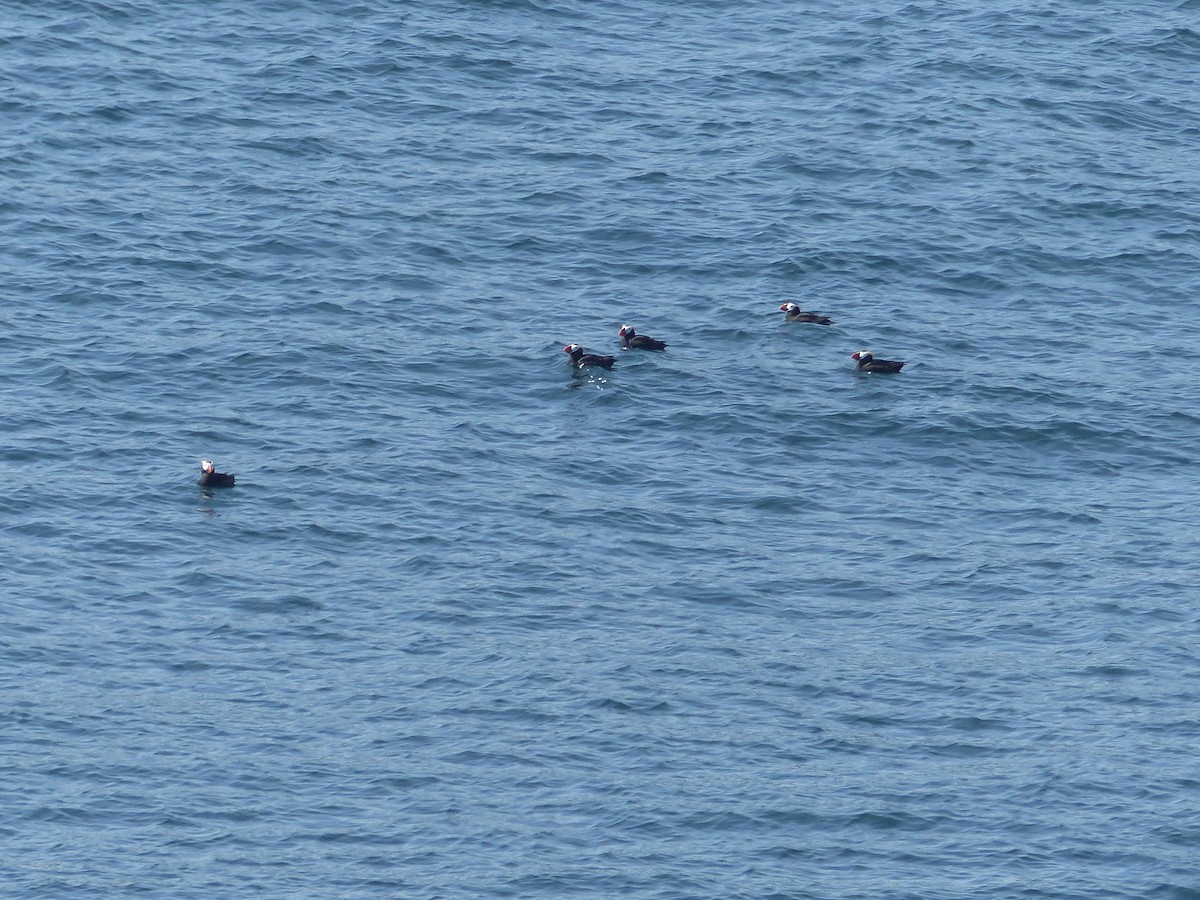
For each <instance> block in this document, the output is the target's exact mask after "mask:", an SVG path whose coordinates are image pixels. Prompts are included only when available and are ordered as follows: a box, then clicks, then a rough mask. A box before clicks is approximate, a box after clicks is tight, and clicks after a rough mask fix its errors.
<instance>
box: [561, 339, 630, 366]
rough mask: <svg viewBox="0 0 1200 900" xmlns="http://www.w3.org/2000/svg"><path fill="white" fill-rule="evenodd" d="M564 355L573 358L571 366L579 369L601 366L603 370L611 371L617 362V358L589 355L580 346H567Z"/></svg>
mask: <svg viewBox="0 0 1200 900" xmlns="http://www.w3.org/2000/svg"><path fill="white" fill-rule="evenodd" d="M563 353H566V354H568V355H569V356H570V357H571V365H573V366H574V367H575V368H577V369H583V368H585V367H587V366H599V367H600V368H602V369H611V368H612V367H613V363H615V362H616V361H617V358H616V357H615V356H601V355H600V354H599V353H587V352H585V351H584V349H583V348H582V347H580V346H579V345H578V344H567V346H565V347H563Z"/></svg>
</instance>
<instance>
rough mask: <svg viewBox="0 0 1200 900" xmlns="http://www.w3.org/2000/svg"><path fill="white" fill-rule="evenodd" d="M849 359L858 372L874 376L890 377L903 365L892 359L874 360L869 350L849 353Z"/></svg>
mask: <svg viewBox="0 0 1200 900" xmlns="http://www.w3.org/2000/svg"><path fill="white" fill-rule="evenodd" d="M850 358H851V359H852V360H854V361H855V362H857V363H858V371H860V372H871V373H874V374H876V375H892V374H895V373H896V372H899V371H900V370H901V369H903V368H904V363H903V362H902V361H900V360H894V359H876V358H875V354H874V353H872V352H871V351H870V350H859V351H858V352H857V353H851V354H850Z"/></svg>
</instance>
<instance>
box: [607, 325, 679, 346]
mask: <svg viewBox="0 0 1200 900" xmlns="http://www.w3.org/2000/svg"><path fill="white" fill-rule="evenodd" d="M617 334H618V335H620V336H621V349H622V350H666V349H667V342H666V341H660V340H657V339H655V338H652V337H646V335H644V334H638V333H637V332H636V331H634V330H633V326H632V325H622V326H621V330H620V331H618V332H617Z"/></svg>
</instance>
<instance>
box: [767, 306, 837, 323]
mask: <svg viewBox="0 0 1200 900" xmlns="http://www.w3.org/2000/svg"><path fill="white" fill-rule="evenodd" d="M779 311H780V312H785V313H787V315H786V316H784V318H785V319H786V320H787V321H789V322H800V323H801V324H807V325H832V324H833V319H831V318H829V316H823V315H821V314H820V313H815V312H805V311H804V310H802V309H801V308H800V307H799V306H797V305H796V304H795V303H785V304H783V306H781V307H779Z"/></svg>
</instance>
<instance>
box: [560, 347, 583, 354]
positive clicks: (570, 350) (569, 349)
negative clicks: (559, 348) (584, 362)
mask: <svg viewBox="0 0 1200 900" xmlns="http://www.w3.org/2000/svg"><path fill="white" fill-rule="evenodd" d="M582 352H583V348H582V347H580V346H579V345H578V344H567V346H565V347H563V353H570V354H571V355H572V356H574V355H575V354H576V353H582Z"/></svg>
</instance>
